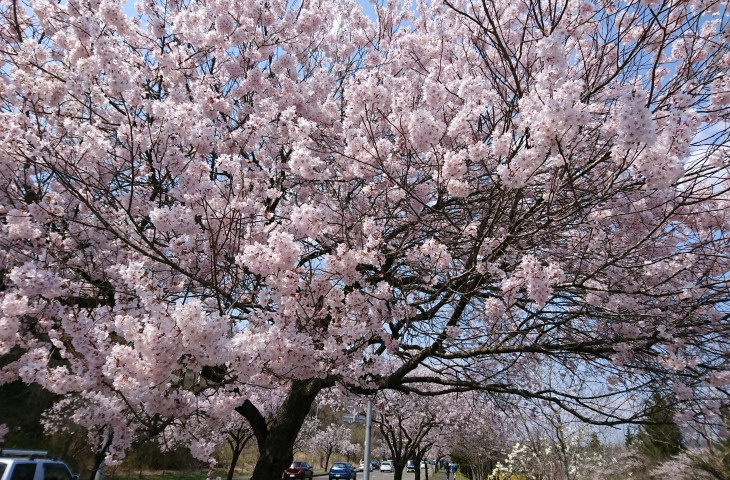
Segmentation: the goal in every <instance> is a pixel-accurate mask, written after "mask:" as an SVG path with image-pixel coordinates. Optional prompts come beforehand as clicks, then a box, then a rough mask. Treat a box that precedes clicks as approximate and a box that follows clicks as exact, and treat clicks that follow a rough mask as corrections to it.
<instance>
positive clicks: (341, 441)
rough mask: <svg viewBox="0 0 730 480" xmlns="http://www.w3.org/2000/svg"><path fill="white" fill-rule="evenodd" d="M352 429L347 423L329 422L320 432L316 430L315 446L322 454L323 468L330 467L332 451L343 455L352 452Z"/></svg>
mask: <svg viewBox="0 0 730 480" xmlns="http://www.w3.org/2000/svg"><path fill="white" fill-rule="evenodd" d="M351 438H352V431H351V430H350V428H349V427H348V426H347V425H342V424H335V423H332V424H330V425H329V426H328V427H327V428H325V429H324V430H322V431H321V432H317V437H316V446H317V448H318V449H319V450H321V451H322V452H323V454H324V465H323V466H324V468H329V467H330V457H331V456H332V454H333V453H341V454H343V455H345V456H347V455H349V454H351V453H353V448H352V442H351V441H350V439H351Z"/></svg>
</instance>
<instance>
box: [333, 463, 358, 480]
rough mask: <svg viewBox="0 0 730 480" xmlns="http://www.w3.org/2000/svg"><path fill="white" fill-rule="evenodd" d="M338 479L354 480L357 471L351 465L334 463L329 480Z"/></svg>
mask: <svg viewBox="0 0 730 480" xmlns="http://www.w3.org/2000/svg"><path fill="white" fill-rule="evenodd" d="M338 478H349V479H350V480H356V479H357V471H356V470H355V467H354V466H353V465H352V464H351V463H347V462H335V463H333V464H332V467H331V468H330V478H329V480H336V479H338Z"/></svg>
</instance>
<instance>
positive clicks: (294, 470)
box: [284, 462, 314, 480]
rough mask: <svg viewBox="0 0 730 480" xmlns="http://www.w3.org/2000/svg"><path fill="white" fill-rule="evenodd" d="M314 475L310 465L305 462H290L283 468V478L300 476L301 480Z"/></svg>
mask: <svg viewBox="0 0 730 480" xmlns="http://www.w3.org/2000/svg"><path fill="white" fill-rule="evenodd" d="M312 476H314V471H313V470H312V467H311V465H309V464H308V463H307V462H292V463H291V466H290V467H289V468H287V469H286V470H284V478H285V479H286V478H301V479H302V480H304V479H306V478H309V479H310V480H311V478H312Z"/></svg>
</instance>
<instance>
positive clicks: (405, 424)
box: [373, 391, 470, 480]
mask: <svg viewBox="0 0 730 480" xmlns="http://www.w3.org/2000/svg"><path fill="white" fill-rule="evenodd" d="M464 397H469V395H461V396H458V395H456V394H450V395H441V396H429V395H415V394H410V395H408V394H404V393H400V392H395V391H385V392H381V393H380V394H378V395H377V396H376V398H375V401H374V404H375V405H374V410H375V413H374V416H373V424H374V425H376V426H377V428H378V430H379V431H380V434H381V436H382V437H383V441H384V443H385V445H387V447H388V452H389V455H388V458H390V459H392V461H393V468H394V472H395V477H394V478H395V480H400V479H401V478H402V476H403V469H404V468H405V467H406V463H407V462H408V460H413V462H414V464H415V465H416V470H415V477H416V479H417V480H418V479H420V478H421V469H420V464H421V460H422V459H424V458H427V454H428V453H430V452H434V451H448V449H450V448H451V444H452V441H453V434H454V432H456V431H457V430H458V428H459V427H460V426H461V425H462V422H468V419H469V418H470V415H469V413H470V412H469V410H470V408H469V407H470V400H469V399H468V398H464Z"/></svg>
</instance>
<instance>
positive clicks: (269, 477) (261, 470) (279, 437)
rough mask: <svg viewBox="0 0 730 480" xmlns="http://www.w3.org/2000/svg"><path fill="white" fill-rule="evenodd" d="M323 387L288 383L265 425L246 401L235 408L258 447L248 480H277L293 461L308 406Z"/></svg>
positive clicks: (312, 383)
mask: <svg viewBox="0 0 730 480" xmlns="http://www.w3.org/2000/svg"><path fill="white" fill-rule="evenodd" d="M327 386H329V384H328V383H326V382H325V381H324V380H321V379H310V380H299V381H294V382H292V384H291V386H290V388H289V393H288V394H287V396H286V399H285V400H284V403H283V404H282V405H281V407H280V408H279V410H278V411H277V412H276V415H275V416H274V418H273V419H271V420H270V421H269V422H268V425H267V422H266V419H265V418H264V417H263V415H261V412H259V410H258V409H257V408H256V407H255V406H254V405H253V404H252V403H251V402H250V401H248V400H246V402H244V403H243V405H241V406H239V407H237V408H236V411H237V412H238V413H240V414H241V415H243V416H244V417H245V418H246V420H248V421H249V424H250V425H251V428H252V429H253V431H254V435H255V436H256V441H257V443H258V449H259V459H258V461H257V462H256V466H255V467H254V469H253V475H252V476H251V480H281V478H282V475H283V473H284V470H285V469H286V468H287V467H289V465H291V462H292V459H293V458H294V442H295V441H296V438H297V435H298V434H299V430H300V429H301V427H302V424H303V423H304V420H305V418H306V417H307V414H308V413H309V411H310V409H311V407H312V403H313V402H314V399H315V398H316V397H317V394H318V393H319V392H320V390H322V389H323V388H325V387H327Z"/></svg>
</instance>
